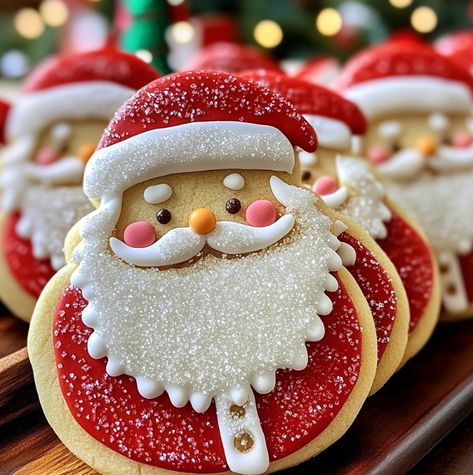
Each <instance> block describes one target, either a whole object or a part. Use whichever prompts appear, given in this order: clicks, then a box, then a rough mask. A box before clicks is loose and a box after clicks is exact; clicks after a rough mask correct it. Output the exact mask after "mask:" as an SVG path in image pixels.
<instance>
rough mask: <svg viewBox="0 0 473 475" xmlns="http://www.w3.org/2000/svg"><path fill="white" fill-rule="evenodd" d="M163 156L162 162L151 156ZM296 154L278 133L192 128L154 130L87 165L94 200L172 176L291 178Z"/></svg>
mask: <svg viewBox="0 0 473 475" xmlns="http://www.w3.org/2000/svg"><path fill="white" fill-rule="evenodd" d="M152 149H156V150H159V160H156V155H155V154H154V153H150V152H149V151H150V150H152ZM293 167H294V150H293V147H292V145H291V143H290V142H289V140H288V139H287V138H286V137H285V136H284V135H283V134H282V133H281V132H280V131H279V130H278V129H276V128H275V127H272V126H267V125H258V124H249V123H244V122H231V121H228V122H193V123H188V124H183V125H179V126H175V127H168V128H164V129H153V130H149V131H146V132H143V133H141V134H139V135H135V136H133V137H130V138H128V139H127V140H124V141H122V142H119V143H116V144H113V145H110V146H108V147H105V148H102V149H100V150H97V151H96V152H95V153H94V155H93V156H92V157H91V159H90V160H89V162H88V163H87V168H86V171H85V176H84V190H85V193H86V194H87V196H89V198H99V197H101V196H104V195H113V194H117V193H122V192H123V191H124V190H125V189H127V188H130V187H131V186H133V185H135V184H137V183H140V182H143V181H146V180H149V179H151V178H156V177H158V176H166V175H171V174H173V173H185V172H197V171H205V170H224V169H227V168H230V169H231V168H240V169H251V170H272V171H283V172H287V173H292V170H293Z"/></svg>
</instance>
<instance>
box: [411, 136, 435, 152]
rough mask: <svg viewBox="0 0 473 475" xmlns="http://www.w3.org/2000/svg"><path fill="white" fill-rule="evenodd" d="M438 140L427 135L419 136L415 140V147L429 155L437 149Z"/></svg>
mask: <svg viewBox="0 0 473 475" xmlns="http://www.w3.org/2000/svg"><path fill="white" fill-rule="evenodd" d="M437 147H438V142H437V140H436V139H435V138H434V137H430V136H428V135H426V136H423V137H419V138H418V139H417V141H416V149H417V150H418V151H419V152H420V153H421V154H422V155H423V156H424V157H430V155H433V154H434V153H435V152H436V151H437Z"/></svg>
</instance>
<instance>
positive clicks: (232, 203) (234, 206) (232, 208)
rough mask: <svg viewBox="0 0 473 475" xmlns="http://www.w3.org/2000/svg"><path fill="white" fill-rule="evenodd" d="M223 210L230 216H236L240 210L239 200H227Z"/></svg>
mask: <svg viewBox="0 0 473 475" xmlns="http://www.w3.org/2000/svg"><path fill="white" fill-rule="evenodd" d="M225 209H226V210H227V211H228V212H229V213H230V214H236V213H238V211H240V210H241V202H240V200H238V199H236V198H231V199H230V200H228V201H227V202H226V204H225Z"/></svg>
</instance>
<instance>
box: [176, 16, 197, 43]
mask: <svg viewBox="0 0 473 475" xmlns="http://www.w3.org/2000/svg"><path fill="white" fill-rule="evenodd" d="M171 36H172V38H173V40H174V41H175V42H176V43H178V44H181V45H184V44H187V43H190V42H191V41H192V40H193V39H194V38H195V29H194V27H193V26H192V25H191V24H190V23H189V22H188V21H178V22H176V23H174V24H173V25H171Z"/></svg>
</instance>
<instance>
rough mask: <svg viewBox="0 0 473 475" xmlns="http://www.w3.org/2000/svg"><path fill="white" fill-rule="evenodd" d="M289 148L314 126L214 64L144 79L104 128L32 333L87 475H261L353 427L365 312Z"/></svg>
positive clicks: (56, 420)
mask: <svg viewBox="0 0 473 475" xmlns="http://www.w3.org/2000/svg"><path fill="white" fill-rule="evenodd" d="M295 146H299V147H301V148H303V149H305V150H308V151H313V150H314V149H315V147H316V137H315V134H314V132H313V130H312V129H311V127H310V126H309V124H308V123H307V122H305V121H304V119H303V118H302V117H301V116H300V115H299V114H298V113H297V112H296V111H295V109H294V108H293V106H292V105H290V104H289V103H288V102H287V101H286V100H285V99H283V98H282V97H280V96H278V95H276V94H275V93H273V92H270V91H268V90H267V89H265V88H263V87H261V86H259V85H256V84H253V83H250V82H247V81H244V80H242V79H240V78H237V77H235V76H231V75H228V74H226V73H215V72H188V73H178V74H174V75H170V76H166V77H164V78H162V79H159V80H157V81H154V82H153V83H151V84H149V85H148V86H146V87H144V88H143V89H141V90H140V91H139V92H138V93H137V94H136V95H135V96H134V97H133V98H132V99H131V100H129V101H128V102H127V103H126V104H125V105H124V106H123V107H122V108H121V109H120V110H119V111H118V112H117V114H116V115H115V117H114V119H113V120H112V122H111V123H110V125H109V127H108V129H107V130H106V132H105V134H104V136H103V137H102V140H101V142H100V144H99V146H98V149H97V151H96V152H95V153H94V155H93V156H92V158H91V159H90V161H89V163H88V164H87V168H86V172H85V177H84V189H85V192H86V194H87V196H88V197H89V198H90V199H91V200H92V201H93V202H94V203H95V204H96V205H97V206H98V208H97V210H96V211H95V212H93V213H92V214H90V215H88V216H87V217H86V218H84V220H83V222H82V224H81V225H80V236H81V237H80V238H79V237H78V236H77V234H76V232H75V231H74V230H73V231H71V234H70V235H69V237H68V239H67V241H66V255H67V256H68V261H69V264H68V265H67V266H66V267H65V268H64V269H63V270H61V271H60V272H59V273H58V274H57V275H56V276H55V277H54V278H53V279H52V280H51V281H50V283H49V284H48V286H47V287H46V289H45V291H44V292H43V294H42V296H41V298H40V300H39V301H38V304H37V307H36V310H35V313H34V316H33V320H32V324H31V329H30V333H29V341H28V348H29V355H30V358H31V362H32V365H33V370H34V375H35V381H36V385H37V389H38V394H39V397H40V400H41V403H42V406H43V409H44V411H45V414H46V416H47V418H48V421H49V422H50V424H51V425H52V427H53V428H54V430H55V431H56V432H57V434H58V435H59V437H60V438H61V439H62V441H63V442H64V443H65V444H66V446H67V447H69V448H70V450H71V451H72V452H74V453H75V454H76V455H77V456H78V457H79V458H81V459H83V460H84V461H85V462H86V463H88V464H89V465H91V466H92V467H94V468H95V469H96V470H98V471H99V472H100V473H105V474H128V473H138V472H139V473H143V474H164V473H174V472H181V473H182V472H185V473H188V472H193V473H195V472H198V473H221V472H226V471H228V470H231V471H232V472H236V473H243V474H259V473H265V472H266V471H267V470H270V471H274V470H279V469H282V468H285V467H289V466H292V465H296V464H298V463H300V462H302V461H303V460H305V459H307V458H309V457H311V456H313V455H315V454H317V453H318V452H320V451H321V450H323V449H324V448H326V447H327V446H328V445H330V444H331V443H332V442H334V441H335V440H336V439H337V438H339V437H340V436H341V435H342V434H343V433H344V431H345V430H346V429H347V428H348V426H349V425H350V424H351V422H352V421H353V419H354V417H355V415H356V413H357V412H358V410H359V408H360V407H361V405H362V403H363V400H364V399H365V398H366V396H367V395H368V392H369V390H370V387H371V385H372V382H373V378H374V375H375V370H376V336H375V332H374V326H373V322H372V318H371V315H370V312H369V308H368V306H367V304H366V301H365V300H364V299H363V296H362V294H361V292H360V290H359V288H358V287H357V285H356V283H355V282H354V280H353V279H352V278H351V276H350V275H349V274H348V272H347V271H346V270H345V269H344V268H343V267H342V262H341V258H340V256H339V255H338V254H337V252H336V251H337V250H338V249H339V247H340V242H339V240H338V239H337V237H336V234H337V227H338V225H337V223H336V220H335V219H334V217H333V215H332V212H331V211H330V210H329V209H328V208H327V207H326V206H325V205H324V204H323V203H322V201H321V200H319V199H317V197H316V196H315V195H313V194H312V193H311V192H310V191H308V190H305V189H303V188H301V187H299V186H297V183H298V181H299V166H298V163H297V157H296V156H295V153H294V147H295ZM339 224H340V223H339ZM74 247H75V249H74V250H73V248H74ZM71 253H72V254H71Z"/></svg>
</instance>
